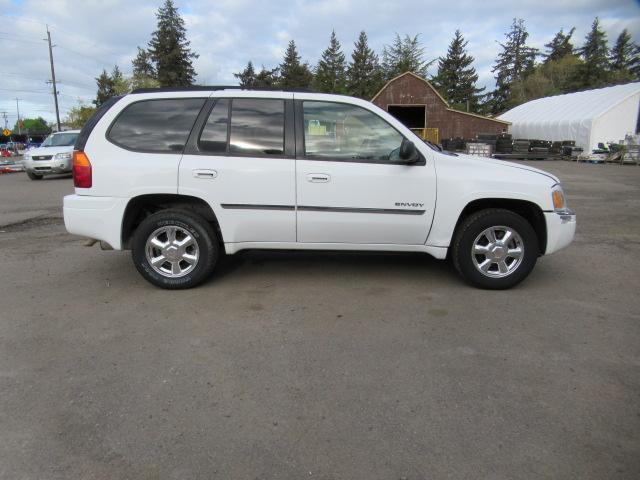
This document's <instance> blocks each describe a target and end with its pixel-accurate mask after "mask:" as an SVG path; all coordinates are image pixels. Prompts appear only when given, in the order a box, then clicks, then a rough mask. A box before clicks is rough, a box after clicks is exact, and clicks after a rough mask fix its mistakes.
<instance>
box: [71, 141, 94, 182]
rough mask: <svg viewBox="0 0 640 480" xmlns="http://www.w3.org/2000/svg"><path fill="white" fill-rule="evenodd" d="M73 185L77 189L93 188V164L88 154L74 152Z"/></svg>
mask: <svg viewBox="0 0 640 480" xmlns="http://www.w3.org/2000/svg"><path fill="white" fill-rule="evenodd" d="M73 185H74V186H75V187H77V188H91V162H90V161H89V157H87V154H86V153H84V152H81V151H78V150H76V151H74V152H73Z"/></svg>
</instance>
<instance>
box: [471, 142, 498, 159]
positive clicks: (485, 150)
mask: <svg viewBox="0 0 640 480" xmlns="http://www.w3.org/2000/svg"><path fill="white" fill-rule="evenodd" d="M466 152H467V154H468V155H475V156H477V157H490V156H491V154H492V153H493V152H492V146H491V145H489V144H488V143H480V142H467V150H466Z"/></svg>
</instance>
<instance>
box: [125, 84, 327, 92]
mask: <svg viewBox="0 0 640 480" xmlns="http://www.w3.org/2000/svg"><path fill="white" fill-rule="evenodd" d="M218 90H249V91H257V92H298V93H317V92H315V91H314V90H312V89H310V88H279V87H250V88H247V87H241V86H240V85H210V86H207V85H193V86H190V87H157V88H136V89H134V90H132V91H131V93H155V92H202V91H218Z"/></svg>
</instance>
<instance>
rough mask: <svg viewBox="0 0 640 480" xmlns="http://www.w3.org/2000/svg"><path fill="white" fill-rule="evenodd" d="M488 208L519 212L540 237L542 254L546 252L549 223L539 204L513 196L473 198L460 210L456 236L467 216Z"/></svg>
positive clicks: (539, 243)
mask: <svg viewBox="0 0 640 480" xmlns="http://www.w3.org/2000/svg"><path fill="white" fill-rule="evenodd" d="M488 208H502V209H504V210H509V211H512V212H514V213H517V214H518V215H520V216H521V217H523V218H524V219H525V220H527V221H528V222H529V223H530V224H531V226H532V227H533V230H534V231H535V232H536V236H537V237H538V245H539V247H540V254H541V255H543V254H544V253H545V251H546V249H547V224H546V221H545V218H544V213H543V211H542V209H541V208H540V207H539V206H538V205H537V204H535V203H534V202H530V201H528V200H520V199H513V198H479V199H476V200H472V201H470V202H469V203H467V204H466V205H465V207H464V208H463V209H462V211H461V212H460V216H459V217H458V221H457V222H456V226H455V228H454V230H453V235H454V236H455V234H456V232H457V231H458V228H459V227H460V225H461V224H462V223H463V222H464V220H465V219H466V218H468V217H469V216H470V215H472V214H474V213H476V212H479V211H480V210H486V209H488Z"/></svg>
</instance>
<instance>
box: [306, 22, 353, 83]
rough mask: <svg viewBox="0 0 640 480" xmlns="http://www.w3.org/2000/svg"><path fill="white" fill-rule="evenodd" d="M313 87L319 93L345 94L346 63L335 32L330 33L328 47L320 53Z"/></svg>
mask: <svg viewBox="0 0 640 480" xmlns="http://www.w3.org/2000/svg"><path fill="white" fill-rule="evenodd" d="M314 87H315V89H316V90H318V91H319V92H325V93H345V89H346V62H345V57H344V53H342V51H341V49H340V42H339V41H338V38H337V37H336V32H335V30H334V31H332V32H331V39H330V41H329V46H328V47H327V49H326V50H325V51H324V52H322V58H321V59H320V61H319V62H318V66H317V68H316V74H315V77H314Z"/></svg>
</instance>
